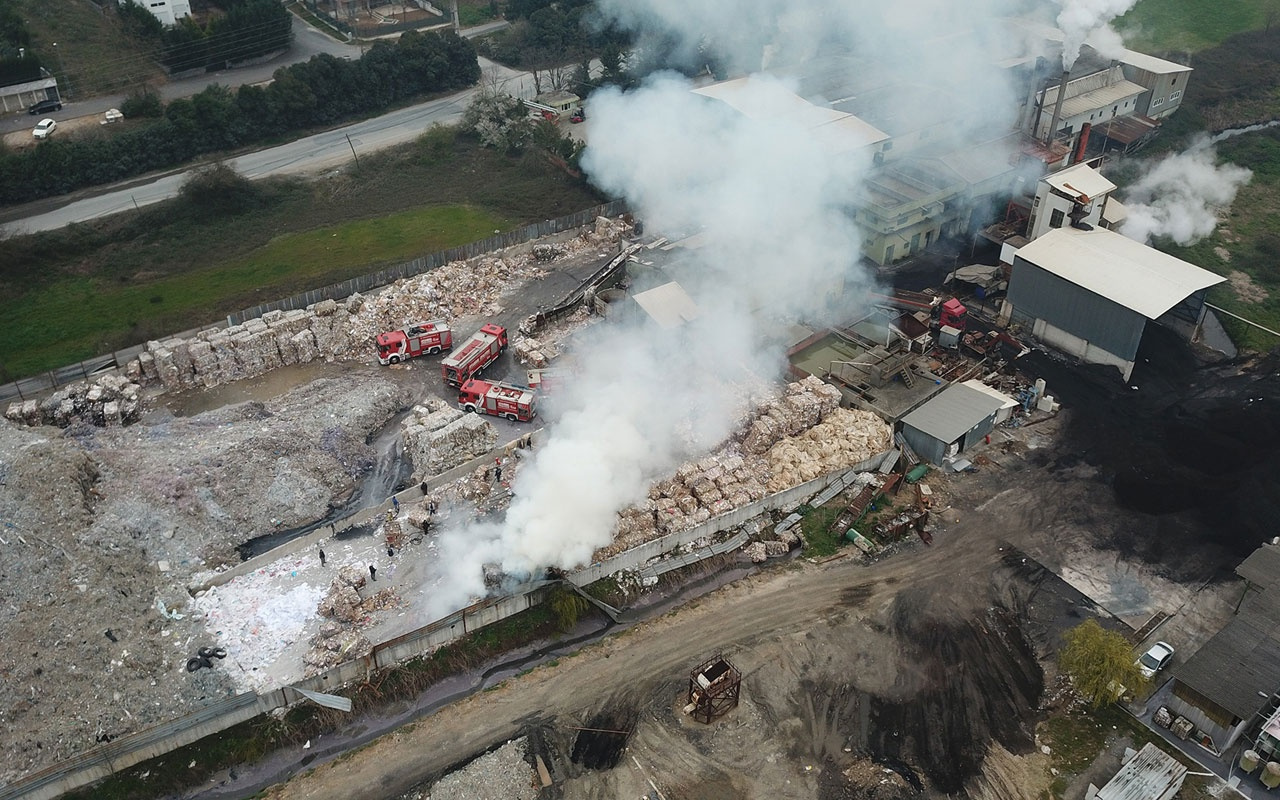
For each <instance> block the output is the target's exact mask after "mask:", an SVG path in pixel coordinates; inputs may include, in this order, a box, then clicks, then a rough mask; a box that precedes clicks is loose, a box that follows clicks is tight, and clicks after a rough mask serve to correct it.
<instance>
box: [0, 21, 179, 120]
mask: <svg viewBox="0 0 1280 800" xmlns="http://www.w3.org/2000/svg"><path fill="white" fill-rule="evenodd" d="M13 4H14V6H15V8H16V9H17V10H18V12H19V13H20V14H22V18H23V19H24V20H26V21H27V29H28V30H29V31H30V32H31V37H32V42H31V44H32V47H34V48H35V50H36V52H37V53H38V54H39V55H40V59H41V61H43V62H44V64H45V67H46V68H47V69H48V70H49V71H50V72H53V73H54V74H55V75H56V76H57V77H58V84H59V86H60V87H61V88H62V94H63V97H64V98H68V99H71V100H81V99H84V98H85V97H87V96H90V95H98V94H114V93H120V92H125V91H128V90H129V89H131V88H133V87H135V86H138V85H141V84H142V83H144V82H146V81H149V80H157V79H162V78H163V76H164V72H163V71H162V70H161V69H160V67H158V66H157V65H156V63H155V62H154V61H152V60H151V57H150V53H149V51H148V49H147V48H146V47H145V46H143V45H140V44H139V43H137V42H135V41H133V40H131V39H129V38H128V37H127V36H125V35H124V34H123V33H121V31H120V29H119V28H118V27H117V25H116V24H115V20H114V18H113V17H111V16H108V15H106V14H105V13H104V12H101V11H99V10H98V7H97V6H96V5H94V4H93V3H92V2H90V1H89V0H13ZM54 42H57V47H56V48H55V47H54V46H53V45H54Z"/></svg>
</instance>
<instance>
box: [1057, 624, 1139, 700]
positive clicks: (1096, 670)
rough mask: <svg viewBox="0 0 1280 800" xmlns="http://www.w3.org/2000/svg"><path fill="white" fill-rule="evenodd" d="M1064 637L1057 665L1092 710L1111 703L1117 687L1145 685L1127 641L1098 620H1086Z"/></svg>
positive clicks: (1131, 687)
mask: <svg viewBox="0 0 1280 800" xmlns="http://www.w3.org/2000/svg"><path fill="white" fill-rule="evenodd" d="M1063 638H1065V639H1066V641H1067V646H1066V647H1065V648H1063V650H1062V653H1061V655H1059V657H1058V666H1060V667H1061V668H1062V671H1063V672H1066V673H1067V674H1068V675H1070V676H1071V682H1072V683H1073V684H1074V685H1075V687H1076V691H1077V692H1079V693H1080V694H1081V696H1082V697H1084V698H1085V699H1086V700H1088V701H1089V703H1090V704H1091V705H1092V706H1093V707H1094V708H1097V707H1099V706H1101V705H1102V704H1103V703H1107V702H1110V701H1112V700H1114V699H1115V698H1116V695H1117V693H1118V691H1119V689H1118V687H1120V686H1125V687H1128V688H1130V689H1133V688H1137V687H1141V686H1143V685H1144V684H1145V683H1146V678H1144V677H1143V676H1142V672H1141V671H1140V670H1139V669H1138V665H1137V663H1136V662H1135V660H1134V657H1133V649H1132V647H1131V646H1130V645H1129V640H1128V639H1126V638H1124V636H1122V635H1120V634H1119V633H1116V632H1115V631H1109V630H1106V629H1105V628H1103V627H1102V626H1101V625H1099V624H1098V621H1097V620H1094V619H1087V620H1085V621H1084V622H1082V623H1080V624H1079V625H1077V626H1075V627H1074V628H1072V629H1071V630H1069V631H1067V632H1066V633H1065V634H1063Z"/></svg>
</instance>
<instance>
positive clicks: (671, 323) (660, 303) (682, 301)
mask: <svg viewBox="0 0 1280 800" xmlns="http://www.w3.org/2000/svg"><path fill="white" fill-rule="evenodd" d="M633 298H634V299H635V301H636V303H637V304H638V305H639V306H640V307H641V308H643V309H644V311H645V313H646V314H648V315H649V316H650V317H651V318H652V319H653V321H654V322H656V323H658V324H659V325H660V326H662V327H663V328H668V329H670V328H677V327H679V326H681V325H683V324H684V323H686V322H688V321H689V320H692V319H697V318H698V314H699V311H698V306H697V304H696V303H694V302H693V298H692V297H690V296H689V295H688V293H687V292H685V290H684V288H683V287H681V286H680V284H678V283H676V282H675V281H671V282H670V283H664V284H662V285H661V286H655V287H654V288H652V289H649V290H648V291H645V292H640V293H639V294H636V295H633Z"/></svg>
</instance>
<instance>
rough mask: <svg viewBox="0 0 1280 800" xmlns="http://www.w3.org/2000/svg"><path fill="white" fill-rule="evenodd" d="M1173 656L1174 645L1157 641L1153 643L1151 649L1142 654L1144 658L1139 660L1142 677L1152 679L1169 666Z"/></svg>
mask: <svg viewBox="0 0 1280 800" xmlns="http://www.w3.org/2000/svg"><path fill="white" fill-rule="evenodd" d="M1172 658H1173V647H1171V646H1170V645H1169V644H1168V643H1166V642H1156V643H1155V644H1153V645H1151V649H1150V650H1148V651H1147V652H1145V653H1143V654H1142V658H1139V659H1138V661H1137V664H1138V669H1139V670H1140V671H1141V672H1142V677H1144V678H1146V679H1148V680H1150V679H1151V678H1154V677H1155V676H1156V673H1157V672H1159V671H1160V670H1162V669H1164V668H1165V667H1167V666H1169V660H1170V659H1172Z"/></svg>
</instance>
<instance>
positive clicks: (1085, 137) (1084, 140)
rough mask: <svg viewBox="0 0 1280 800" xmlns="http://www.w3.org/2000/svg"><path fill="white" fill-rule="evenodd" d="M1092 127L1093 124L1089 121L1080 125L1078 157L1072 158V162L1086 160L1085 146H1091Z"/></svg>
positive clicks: (1077, 147) (1077, 146)
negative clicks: (1090, 134)
mask: <svg viewBox="0 0 1280 800" xmlns="http://www.w3.org/2000/svg"><path fill="white" fill-rule="evenodd" d="M1092 129H1093V125H1091V124H1090V123H1088V122H1085V123H1082V124H1081V125H1080V141H1079V142H1078V143H1077V144H1076V157H1075V158H1073V159H1071V163H1072V164H1079V163H1080V162H1081V161H1084V153H1085V148H1086V147H1088V146H1089V131H1090V130H1092Z"/></svg>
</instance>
